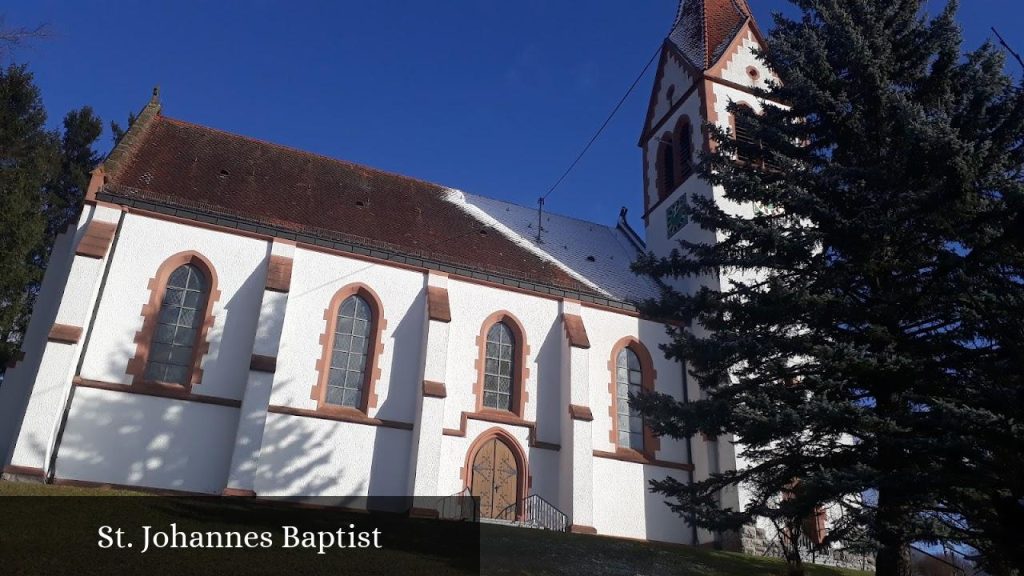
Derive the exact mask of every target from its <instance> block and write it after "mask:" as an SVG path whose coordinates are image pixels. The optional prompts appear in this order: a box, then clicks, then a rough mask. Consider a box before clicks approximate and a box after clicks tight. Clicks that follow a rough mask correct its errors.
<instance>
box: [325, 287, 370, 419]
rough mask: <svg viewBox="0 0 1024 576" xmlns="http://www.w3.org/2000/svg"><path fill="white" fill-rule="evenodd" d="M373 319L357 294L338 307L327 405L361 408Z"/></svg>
mask: <svg viewBox="0 0 1024 576" xmlns="http://www.w3.org/2000/svg"><path fill="white" fill-rule="evenodd" d="M372 320H373V318H372V315H371V314H370V305H369V304H367V302H366V300H364V299H363V298H362V297H361V296H359V295H358V294H353V295H351V296H349V297H348V298H346V299H345V300H344V301H343V302H342V303H341V306H340V307H339V308H338V317H337V319H336V321H335V323H334V345H333V346H332V348H331V365H330V368H329V374H328V376H327V394H326V396H325V398H324V402H326V403H327V404H334V405H337V406H350V407H352V408H359V407H361V406H362V405H363V391H364V389H365V388H366V356H367V353H368V349H369V346H370V334H371V332H370V329H371V327H372V326H371V322H372Z"/></svg>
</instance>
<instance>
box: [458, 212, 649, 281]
mask: <svg viewBox="0 0 1024 576" xmlns="http://www.w3.org/2000/svg"><path fill="white" fill-rule="evenodd" d="M460 196H461V197H460ZM452 201H453V202H460V203H464V204H465V205H466V207H467V209H472V210H473V211H474V213H476V214H477V215H478V217H481V218H485V219H490V220H491V221H493V222H497V223H498V224H500V226H498V227H497V228H498V229H499V230H502V231H503V232H504V233H505V234H508V235H510V236H513V237H515V238H516V239H517V241H518V242H521V243H526V244H527V245H528V247H529V249H531V250H533V251H536V252H538V253H541V254H543V255H544V256H545V257H546V258H550V259H551V260H553V261H555V262H557V263H558V264H559V265H560V266H562V267H564V268H565V269H566V270H567V271H570V273H572V274H573V275H574V276H576V277H577V278H580V279H581V281H583V282H586V283H588V284H589V285H591V286H593V287H594V288H595V289H596V290H599V291H601V292H602V293H604V294H606V295H608V296H610V297H611V298H613V299H616V300H620V301H636V300H643V299H645V298H655V297H657V296H658V287H657V285H655V284H654V282H653V281H652V280H650V279H649V278H647V277H641V276H637V275H636V274H633V272H632V271H631V270H630V265H631V264H632V263H633V261H634V260H636V258H637V256H638V255H639V253H640V251H641V249H642V248H641V247H640V246H638V245H637V243H636V241H635V240H633V239H631V238H630V233H629V231H628V229H626V228H625V225H624V224H623V225H617V226H606V225H604V224H598V223H595V222H588V221H586V220H579V219H576V218H571V217H569V216H562V215H560V214H553V213H549V212H544V215H543V233H542V234H541V240H542V242H541V243H539V244H538V243H537V240H536V237H537V209H536V208H531V207H527V206H520V205H518V204H512V203H511V202H504V201H502V200H495V199H493V198H486V197H484V196H477V195H474V194H467V193H459V195H457V196H455V197H453V199H452Z"/></svg>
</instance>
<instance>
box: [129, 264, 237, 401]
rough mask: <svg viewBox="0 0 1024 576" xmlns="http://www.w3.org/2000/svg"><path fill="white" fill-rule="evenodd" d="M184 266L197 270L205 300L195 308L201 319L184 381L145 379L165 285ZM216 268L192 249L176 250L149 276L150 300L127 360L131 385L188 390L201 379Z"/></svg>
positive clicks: (214, 298) (214, 297) (216, 291)
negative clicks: (133, 349) (131, 353)
mask: <svg viewBox="0 0 1024 576" xmlns="http://www.w3.org/2000/svg"><path fill="white" fill-rule="evenodd" d="M183 266H192V267H194V268H196V269H197V270H199V271H200V272H201V273H202V274H203V276H205V280H206V291H205V297H204V300H205V302H203V303H202V305H200V306H198V307H197V310H198V311H202V322H201V323H200V324H199V325H198V327H197V328H196V335H195V339H194V340H193V343H192V358H191V362H190V364H189V366H190V369H189V373H188V375H187V376H188V377H187V378H186V379H185V382H184V383H178V382H163V381H160V380H151V379H147V378H146V370H147V368H148V366H149V363H150V352H151V348H152V346H153V344H154V342H153V338H154V336H155V335H156V332H157V329H158V327H159V325H160V322H159V316H160V309H161V307H162V306H163V303H164V299H165V298H166V294H167V284H168V282H169V281H170V278H171V274H173V273H174V272H175V271H176V270H178V269H179V268H181V267H183ZM217 285H218V282H217V271H216V268H214V266H213V263H212V262H210V260H209V259H208V258H206V257H205V256H203V255H202V254H200V253H199V252H196V251H194V250H187V251H184V252H179V253H177V254H174V255H173V256H171V257H169V258H167V259H166V260H164V261H163V263H161V264H160V266H159V267H157V271H156V274H155V275H154V276H153V277H152V278H150V279H149V282H148V283H147V287H148V288H149V299H148V300H147V302H146V304H144V305H143V307H142V311H141V313H140V315H141V316H142V328H141V329H140V330H139V331H138V332H136V333H135V339H134V342H135V355H134V356H133V357H132V358H131V360H129V361H128V365H127V367H126V369H125V373H126V374H128V375H129V376H131V377H132V382H131V385H132V386H133V387H135V388H137V389H146V388H148V389H171V390H179V391H180V390H184V391H185V392H187V393H190V392H191V391H192V388H193V387H194V386H196V385H198V384H200V383H201V382H202V379H203V370H202V360H203V357H204V356H206V354H208V353H209V351H210V342H209V339H208V338H209V332H210V328H211V327H212V326H213V322H214V316H213V307H214V304H215V303H216V302H217V301H218V300H219V299H220V295H221V293H220V290H219V289H218V288H217Z"/></svg>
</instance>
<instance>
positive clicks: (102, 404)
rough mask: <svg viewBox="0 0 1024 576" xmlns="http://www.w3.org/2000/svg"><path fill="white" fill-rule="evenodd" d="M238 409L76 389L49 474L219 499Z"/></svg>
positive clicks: (224, 480)
mask: <svg viewBox="0 0 1024 576" xmlns="http://www.w3.org/2000/svg"><path fill="white" fill-rule="evenodd" d="M237 424H238V409H236V408H231V407H225V406H215V405H210V404H199V403H196V402H185V401H182V400H171V399H168V398H154V397H151V396H142V395H139V394H126V393H123V392H113V391H107V390H96V389H92V388H77V389H76V390H75V393H74V399H73V401H72V403H71V411H70V413H69V415H68V420H67V425H66V427H65V429H64V435H63V438H62V441H61V445H60V451H59V452H58V454H57V466H56V476H57V477H58V478H62V479H70V480H85V481H89V482H101V483H111V484H127V485H134V486H145V487H150V488H161V489H168V490H184V491H189V492H204V493H210V494H219V493H220V491H221V489H223V488H224V485H225V483H226V481H227V474H228V465H229V464H230V462H231V448H232V444H233V440H234V436H235V427H236V426H237Z"/></svg>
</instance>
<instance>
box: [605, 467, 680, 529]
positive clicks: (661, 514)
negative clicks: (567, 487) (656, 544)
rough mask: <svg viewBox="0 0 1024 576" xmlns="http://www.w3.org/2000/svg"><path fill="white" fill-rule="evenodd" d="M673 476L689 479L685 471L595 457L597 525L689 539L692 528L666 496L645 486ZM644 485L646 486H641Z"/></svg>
mask: <svg viewBox="0 0 1024 576" xmlns="http://www.w3.org/2000/svg"><path fill="white" fill-rule="evenodd" d="M666 476H672V477H674V478H676V479H677V480H679V481H680V482H686V481H687V476H686V472H681V471H678V470H671V469H667V468H660V467H656V466H644V465H640V464H634V463H632V462H621V461H618V460H609V459H607V458H595V459H594V487H593V491H594V528H596V529H597V532H598V533H599V534H605V535H608V536H621V537H624V538H639V539H646V540H657V541H660V542H677V543H680V544H682V543H690V542H691V541H692V530H691V529H690V528H689V526H688V525H687V524H686V522H685V521H684V520H683V519H682V518H681V517H679V516H677V515H676V514H675V513H674V512H672V511H671V510H670V509H669V507H668V506H666V505H665V497H664V496H662V495H660V494H654V493H651V492H650V491H649V490H647V489H646V487H647V482H648V481H650V480H651V479H655V478H658V479H661V478H665V477H666ZM641 486H643V487H644V489H643V490H641V489H639V488H640V487H641Z"/></svg>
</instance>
